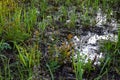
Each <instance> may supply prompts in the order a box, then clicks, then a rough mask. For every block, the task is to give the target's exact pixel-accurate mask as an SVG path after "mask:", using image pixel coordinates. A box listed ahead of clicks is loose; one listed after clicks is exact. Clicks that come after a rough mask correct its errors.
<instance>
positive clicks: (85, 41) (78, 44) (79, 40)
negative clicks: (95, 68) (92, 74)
mask: <svg viewBox="0 0 120 80" xmlns="http://www.w3.org/2000/svg"><path fill="white" fill-rule="evenodd" d="M95 19H96V22H97V24H96V26H95V27H96V29H95V31H89V30H88V31H82V34H84V33H85V34H86V35H82V34H80V35H77V36H74V37H73V39H72V40H73V42H74V46H75V47H74V49H75V51H76V52H75V58H77V54H76V53H77V52H78V53H79V54H80V56H81V60H82V61H83V62H84V63H88V61H89V60H90V61H92V62H94V65H100V60H101V59H102V58H104V55H103V53H102V52H101V51H100V44H99V41H104V40H110V41H113V42H116V41H117V38H118V37H117V34H115V33H113V32H116V31H117V22H115V20H114V19H113V20H111V23H109V25H107V26H104V24H107V21H106V15H104V14H103V13H102V12H101V9H99V11H98V12H97V16H96V18H95ZM95 27H93V30H94V28H95ZM99 28H102V29H99ZM96 30H97V31H96ZM101 30H102V31H101ZM79 32H80V31H79ZM80 33H81V32H80ZM99 33H101V34H99Z"/></svg>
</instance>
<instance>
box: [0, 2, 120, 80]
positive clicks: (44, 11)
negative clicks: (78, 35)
mask: <svg viewBox="0 0 120 80" xmlns="http://www.w3.org/2000/svg"><path fill="white" fill-rule="evenodd" d="M119 2H120V1H119V0H103V1H101V0H74V1H72V0H19V1H18V0H1V1H0V80H14V79H17V80H32V77H33V76H34V73H33V72H34V71H33V67H34V66H35V65H42V66H45V67H47V68H45V69H47V70H46V71H48V73H49V74H50V76H51V79H52V80H55V79H54V78H55V76H54V74H55V72H56V70H57V69H58V68H59V67H60V66H61V65H63V64H64V60H69V59H68V58H69V57H68V53H69V52H68V51H69V50H70V49H71V48H70V47H67V49H66V48H65V49H63V48H59V46H55V47H54V45H56V44H58V42H59V40H58V37H59V39H60V38H61V35H58V37H57V36H56V35H57V34H52V36H51V35H50V36H46V34H49V33H48V32H49V31H51V32H54V31H56V32H57V31H58V32H59V29H60V30H61V29H65V28H67V29H68V30H70V29H75V28H76V20H77V19H80V20H81V24H82V25H83V26H85V27H89V26H94V25H95V24H96V23H95V22H94V20H95V19H94V17H93V16H94V15H95V14H96V12H97V10H98V9H99V8H102V11H103V12H104V13H106V14H107V18H108V19H111V18H112V17H111V15H110V13H111V12H112V11H113V7H117V6H118V5H119V4H118V3H119ZM51 8H53V9H51ZM77 13H80V16H78V14H77ZM115 17H116V16H115ZM66 20H70V22H69V23H67V24H66ZM91 20H92V21H91ZM47 31H48V32H47ZM66 35H67V33H66ZM34 36H35V37H34ZM50 37H52V38H53V40H50ZM41 42H42V43H44V44H43V45H45V46H46V45H47V48H48V47H50V49H46V47H44V46H40V45H41ZM103 45H104V46H103V47H102V48H101V49H102V51H103V52H105V59H104V62H103V64H102V65H101V66H100V67H101V69H100V70H101V71H100V72H99V74H97V75H96V78H95V79H96V80H99V79H102V77H103V76H104V75H106V74H108V73H109V71H112V68H113V70H114V71H115V72H116V73H117V74H119V75H120V68H119V66H120V65H119V63H120V58H119V57H118V56H120V52H119V50H120V47H119V46H120V30H119V33H118V42H115V43H113V42H109V41H107V42H105V43H104V44H103ZM51 47H52V48H51ZM56 47H58V48H56ZM42 49H45V50H46V51H47V52H48V54H47V55H46V56H47V58H46V57H45V56H44V55H43V54H46V53H42ZM56 49H57V50H56ZM55 54H57V55H60V57H58V56H57V57H53V56H55ZM78 54H79V53H78ZM8 55H9V56H8ZM11 56H14V58H15V59H14V60H13V61H11V60H12V58H13V57H12V58H11ZM44 58H45V59H46V61H45V62H44ZM53 60H56V61H53ZM43 64H44V65H43ZM72 66H73V67H74V71H75V73H74V74H75V75H76V80H82V79H83V76H84V72H85V71H88V75H90V74H91V71H92V70H95V69H94V67H92V65H91V62H90V63H88V64H86V65H84V64H83V62H82V61H81V58H80V56H78V58H77V63H76V62H75V60H74V58H73V62H72Z"/></svg>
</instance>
